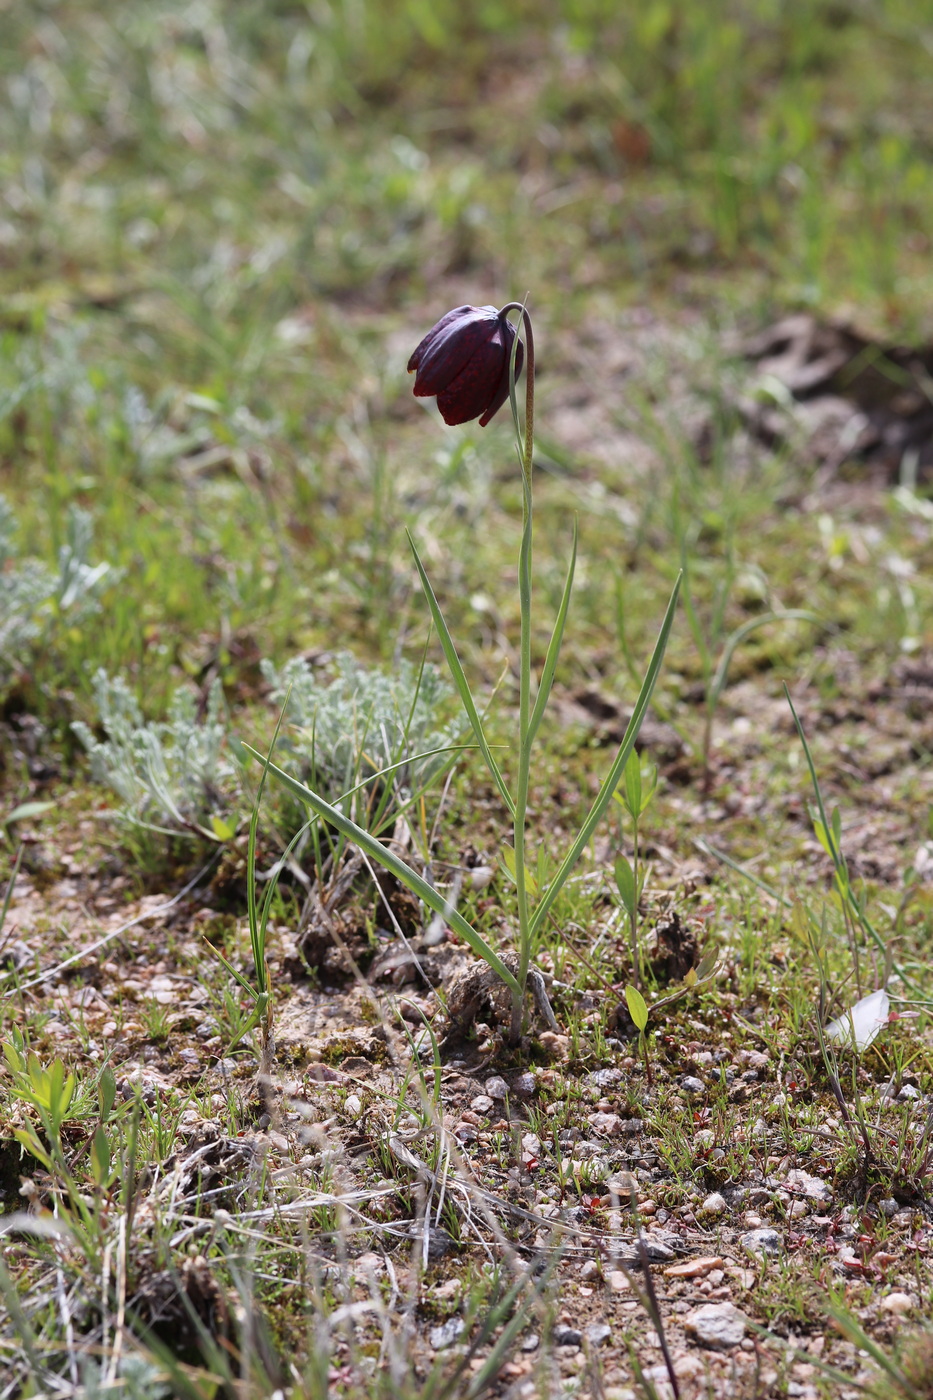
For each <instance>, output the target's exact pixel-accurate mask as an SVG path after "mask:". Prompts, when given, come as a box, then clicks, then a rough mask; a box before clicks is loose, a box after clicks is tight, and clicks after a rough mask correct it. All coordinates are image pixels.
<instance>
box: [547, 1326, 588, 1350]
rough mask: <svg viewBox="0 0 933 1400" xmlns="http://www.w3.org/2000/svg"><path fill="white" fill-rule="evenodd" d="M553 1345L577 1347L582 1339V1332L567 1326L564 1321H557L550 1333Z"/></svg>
mask: <svg viewBox="0 0 933 1400" xmlns="http://www.w3.org/2000/svg"><path fill="white" fill-rule="evenodd" d="M552 1338H553V1342H554V1345H555V1346H556V1347H578V1346H579V1345H580V1343H581V1342H582V1341H583V1333H582V1332H579V1331H578V1330H577V1328H576V1327H568V1326H567V1325H566V1324H565V1323H558V1324H557V1326H556V1327H555V1328H554V1331H553V1333H552Z"/></svg>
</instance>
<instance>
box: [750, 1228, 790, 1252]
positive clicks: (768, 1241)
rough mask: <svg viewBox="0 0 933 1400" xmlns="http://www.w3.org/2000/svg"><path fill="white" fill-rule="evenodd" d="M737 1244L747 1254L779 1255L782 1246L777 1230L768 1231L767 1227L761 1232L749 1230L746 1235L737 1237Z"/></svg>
mask: <svg viewBox="0 0 933 1400" xmlns="http://www.w3.org/2000/svg"><path fill="white" fill-rule="evenodd" d="M739 1243H740V1244H741V1246H742V1248H743V1249H744V1250H745V1252H746V1253H747V1254H757V1255H761V1256H764V1255H770V1256H772V1257H775V1256H777V1255H779V1254H780V1253H781V1252H782V1250H783V1248H784V1246H783V1244H782V1243H781V1237H780V1235H779V1234H778V1232H777V1230H769V1229H768V1228H767V1226H766V1227H765V1228H764V1229H763V1230H749V1231H747V1233H746V1234H744V1235H740V1236H739Z"/></svg>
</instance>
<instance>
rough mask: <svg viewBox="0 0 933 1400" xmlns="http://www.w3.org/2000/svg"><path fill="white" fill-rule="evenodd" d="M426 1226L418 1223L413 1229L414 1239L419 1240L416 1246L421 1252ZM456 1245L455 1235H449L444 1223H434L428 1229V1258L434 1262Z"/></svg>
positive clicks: (412, 1235)
mask: <svg viewBox="0 0 933 1400" xmlns="http://www.w3.org/2000/svg"><path fill="white" fill-rule="evenodd" d="M424 1228H425V1227H423V1226H417V1225H416V1226H414V1227H413V1228H412V1230H411V1237H412V1239H414V1240H417V1242H418V1243H417V1246H416V1248H417V1249H418V1250H419V1252H420V1251H421V1250H422V1249H423V1248H424V1244H423V1239H424ZM454 1247H455V1244H454V1238H453V1235H449V1234H448V1233H447V1231H446V1230H445V1229H444V1227H443V1226H442V1225H433V1226H431V1227H430V1229H428V1258H429V1259H430V1260H431V1261H432V1262H433V1261H434V1260H437V1259H443V1258H444V1255H445V1254H449V1253H450V1251H451V1250H452V1249H453V1248H454Z"/></svg>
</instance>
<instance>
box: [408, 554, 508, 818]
mask: <svg viewBox="0 0 933 1400" xmlns="http://www.w3.org/2000/svg"><path fill="white" fill-rule="evenodd" d="M408 543H409V544H410V545H411V552H412V554H413V555H414V556H415V565H416V567H417V569H418V573H419V574H420V575H421V586H422V588H423V589H424V596H425V597H426V598H427V600H428V607H429V608H430V609H431V616H432V618H433V619H434V626H435V627H436V628H437V635H438V636H439V637H440V640H441V646H442V647H443V648H444V655H445V656H446V658H447V665H448V666H449V667H450V673H451V675H452V676H453V681H454V685H455V686H456V687H457V693H458V695H459V696H460V703H461V704H462V705H463V708H464V710H465V711H466V715H467V718H468V719H469V721H470V727H471V728H472V730H473V733H474V735H475V736H476V742H477V745H478V746H479V750H480V753H481V754H482V755H483V759H484V760H485V763H486V767H487V768H488V769H489V772H490V774H491V775H492V780H493V782H494V783H495V785H496V787H497V788H498V789H499V793H500V796H501V797H502V800H503V802H504V803H505V805H506V807H507V808H508V809H509V813H510V815H511V816H513V817H514V815H515V803H514V802H513V801H512V794H511V793H510V792H509V790H508V788H507V787H506V785H505V779H504V778H503V776H502V773H501V771H500V769H499V765H498V763H497V762H496V760H495V759H494V758H493V756H492V751H491V749H490V747H489V744H488V743H487V741H486V735H485V733H484V732H483V724H482V721H481V719H480V717H479V711H478V710H477V708H476V704H475V702H474V700H473V695H472V693H471V691H470V685H469V682H468V680H467V678H466V675H465V673H464V670H463V666H462V665H461V662H460V657H459V656H458V655H457V648H456V647H455V646H454V642H453V638H452V637H451V635H450V632H449V631H448V628H447V623H446V622H445V621H444V615H443V613H442V612H441V608H440V604H439V603H438V601H437V597H436V596H435V593H434V589H433V588H432V587H431V580H430V579H429V578H428V575H427V572H426V571H425V567H424V565H423V564H422V562H421V557H420V555H419V554H418V550H417V548H416V546H415V542H414V540H413V539H412V537H411V535H409V536H408Z"/></svg>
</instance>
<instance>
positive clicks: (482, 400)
mask: <svg viewBox="0 0 933 1400" xmlns="http://www.w3.org/2000/svg"><path fill="white" fill-rule="evenodd" d="M513 314H514V315H516V317H517V323H518V324H517V326H516V325H513V323H512V321H511V320H510V317H511V316H512V315H513ZM523 368H524V370H525V417H524V425H523V424H522V421H521V417H520V414H519V409H518V400H517V397H516V391H515V385H516V381H517V380H518V379H519V377H520V376H521V373H522V369H523ZM408 369H409V372H413V373H414V374H415V383H414V392H415V394H416V395H417V396H418V397H419V398H427V397H435V396H436V398H437V406H438V408H439V409H440V412H441V415H442V417H443V419H444V421H445V423H447V424H448V425H454V424H459V423H467V422H469V421H470V420H471V419H474V418H479V422H480V426H481V427H485V426H486V424H487V423H489V421H490V419H492V418H493V416H494V415H495V414H496V413H497V412H498V410H499V409H500V408H501V407H502V405H503V404H504V403H505V401H506V400H507V399H508V400H509V401H510V403H511V407H512V418H513V422H514V426H515V438H516V445H517V449H518V458H519V464H520V470H521V474H522V486H523V503H524V504H523V529H522V539H521V548H520V551H519V561H518V591H519V611H520V619H521V620H520V644H519V675H518V683H519V695H518V724H517V731H518V732H517V735H516V750H515V751H516V756H517V765H516V774H515V779H514V784H513V785H512V786H510V785H509V784H508V783H507V782H506V778H505V775H504V774H503V771H502V769H501V767H500V765H499V762H498V760H497V759H496V757H495V756H494V754H493V752H492V750H491V748H490V746H489V742H488V740H487V738H486V733H485V729H484V727H483V721H482V719H481V717H480V711H479V709H478V707H477V705H476V702H475V700H474V698H473V694H472V692H471V690H470V686H469V682H468V681H467V678H466V675H465V673H464V670H463V666H462V664H461V662H460V658H459V656H458V654H457V649H456V647H455V645H454V642H453V639H452V637H451V635H450V632H449V630H448V627H447V624H446V622H445V620H444V616H443V613H442V611H441V607H440V604H439V603H438V600H437V597H436V596H435V593H434V589H433V588H432V586H431V583H430V580H429V579H428V575H427V573H426V571H425V568H424V565H423V563H422V561H421V557H420V555H419V553H418V549H417V546H416V544H415V542H414V540H411V547H412V553H413V555H414V560H415V565H416V567H417V570H418V573H419V575H420V577H421V583H422V586H423V588H424V593H425V597H426V598H427V601H428V605H429V607H430V610H431V615H432V618H433V620H434V625H435V627H436V628H437V632H438V636H439V637H440V641H441V645H442V647H443V649H444V655H445V657H446V659H447V663H448V665H449V667H450V670H451V674H452V676H453V679H454V682H455V684H456V687H457V691H458V694H459V696H460V700H461V702H462V705H463V710H464V713H465V715H466V718H467V720H468V722H469V726H470V729H471V730H472V733H473V740H474V742H475V745H476V747H477V748H478V750H479V752H480V754H481V755H482V758H483V761H484V762H485V764H486V767H487V768H488V769H489V773H490V775H491V777H492V780H493V782H494V783H495V786H496V789H497V791H498V793H499V796H500V797H501V799H502V801H503V803H504V804H505V806H506V808H507V810H508V812H509V814H510V816H511V819H512V829H513V839H514V850H513V851H512V852H508V860H507V862H506V864H507V867H508V869H509V871H510V873H511V874H512V875H513V876H514V881H515V891H516V904H517V909H518V950H517V957H514V958H508V960H507V961H504V960H503V958H502V957H500V955H499V954H498V953H497V952H496V951H495V949H494V948H492V947H490V945H489V944H488V943H487V942H486V940H485V939H484V938H483V937H482V935H481V934H480V933H479V932H478V931H477V930H476V929H475V928H474V927H473V926H472V925H471V924H470V923H468V922H467V920H466V919H464V918H463V916H462V915H461V914H459V913H458V912H457V910H456V909H452V908H450V907H449V905H448V903H447V902H446V901H445V899H444V896H443V895H442V894H440V893H439V892H438V891H437V890H436V889H434V887H433V886H432V885H430V884H428V882H427V881H426V880H425V879H424V878H423V877H422V876H421V875H419V874H418V872H417V871H416V870H413V869H412V868H411V867H410V866H409V865H407V864H406V863H405V862H404V861H403V860H401V859H400V858H399V857H398V856H397V855H396V854H395V853H394V852H393V851H390V850H389V849H388V848H387V847H386V846H384V845H383V844H382V843H381V842H380V841H378V840H377V839H376V838H375V837H374V836H372V835H370V834H369V833H368V832H367V831H365V830H364V829H363V828H362V827H360V826H358V825H357V824H356V823H354V822H353V821H351V820H350V819H349V817H347V816H346V815H345V813H344V812H343V811H342V810H341V804H340V803H337V804H332V803H329V802H326V801H325V800H324V799H323V798H322V797H321V796H320V795H319V794H318V793H316V792H314V791H312V790H311V789H310V788H308V787H306V786H305V785H304V784H302V783H299V782H298V781H297V780H296V779H294V778H293V777H291V776H290V775H289V774H287V773H285V772H284V771H283V770H282V769H280V768H278V767H276V766H275V765H274V764H272V763H271V762H270V761H269V759H268V758H263V756H262V755H261V754H258V753H256V751H255V750H254V751H253V752H254V754H255V756H256V757H257V758H260V759H262V761H263V762H264V764H265V765H266V769H267V771H268V772H269V773H270V774H271V775H272V776H273V777H275V778H276V779H277V780H278V781H280V782H282V783H284V784H285V785H286V786H287V787H288V788H289V789H290V790H291V791H292V792H293V793H294V794H295V796H297V797H298V798H299V799H300V800H301V801H302V802H303V803H304V804H305V805H306V807H307V808H309V809H310V813H311V814H312V817H317V818H319V819H321V820H323V821H326V822H328V823H329V824H331V825H332V826H334V827H336V828H337V830H339V831H341V832H342V833H343V834H344V835H345V836H346V837H347V838H348V839H349V840H351V841H354V842H356V844H357V845H358V846H359V847H360V848H361V849H362V850H363V851H364V852H365V853H366V854H367V855H368V856H369V857H370V858H371V859H373V860H375V861H377V862H378V863H379V864H380V865H382V866H383V867H384V868H385V869H387V870H389V871H391V873H392V874H393V875H395V876H396V877H397V879H399V880H400V881H401V883H402V884H403V885H405V886H406V887H407V888H408V889H410V890H412V891H413V892H414V893H415V894H416V895H418V897H419V898H420V899H421V900H422V901H423V902H424V904H425V905H427V907H428V908H430V909H432V910H434V911H435V912H436V913H438V914H440V915H441V917H442V918H443V919H445V920H446V922H447V923H448V924H449V926H450V927H451V929H452V930H453V931H454V932H455V933H456V934H458V935H459V936H460V937H461V938H462V939H463V940H464V942H465V943H467V944H468V945H469V947H470V948H471V949H472V950H473V952H474V953H476V954H477V955H478V956H479V957H481V958H483V959H484V960H485V961H486V963H487V964H488V965H489V967H490V968H491V969H492V970H493V972H495V974H496V975H497V976H498V977H500V978H501V979H502V981H503V982H504V983H505V984H506V985H507V987H508V988H509V991H510V992H511V997H512V1013H511V1024H510V1035H509V1038H510V1041H511V1043H512V1044H513V1045H514V1044H517V1043H518V1041H519V1040H520V1038H521V1033H522V1018H523V1014H524V1005H525V990H526V986H527V985H528V981H529V971H530V960H531V950H532V947H533V946H534V944H535V940H536V937H537V935H538V934H539V932H540V930H541V928H542V927H543V925H544V922H545V920H546V919H547V918H548V916H549V915H550V914H551V911H552V910H553V906H554V901H555V900H556V899H557V896H558V894H559V893H560V891H561V889H562V888H563V886H564V884H565V883H566V881H567V879H568V877H569V875H570V874H571V872H572V870H573V869H574V867H575V865H576V864H577V862H578V861H579V859H580V857H581V855H582V854H583V851H584V850H585V849H586V846H587V845H588V843H589V841H590V839H591V837H592V836H593V833H594V831H595V830H596V827H597V825H598V824H599V821H600V819H601V818H602V816H603V814H604V812H605V811H606V808H607V807H608V806H609V803H610V801H611V799H612V795H613V793H614V792H615V790H616V787H617V785H618V783H619V780H620V778H621V776H622V774H623V772H624V769H625V764H626V760H627V759H628V757H629V754H630V753H631V752H632V750H633V748H634V745H635V740H636V738H637V735H638V731H639V729H640V727H641V723H642V720H643V719H644V717H645V713H646V711H647V709H648V705H649V704H650V702H651V695H652V692H653V690H654V686H655V682H656V681H657V678H658V673H659V671H660V669H661V662H662V660H663V657H664V651H665V648H666V646H667V640H668V636H669V635H670V630H671V626H672V624H673V620H674V612H675V608H676V604H677V594H678V591H679V587H680V579H679V578H678V580H677V583H676V584H675V586H674V591H673V593H672V595H671V599H670V602H669V604H668V607H667V612H666V613H665V616H664V621H663V623H662V625H661V630H660V632H659V634H658V640H657V642H656V644H655V648H654V651H653V653H652V656H651V660H650V662H649V665H648V668H647V670H646V672H645V676H644V679H643V681H642V685H641V689H640V691H639V694H638V699H637V701H636V703H635V707H634V710H633V713H632V717H631V720H630V721H629V724H628V728H627V729H626V731H625V735H624V737H623V739H622V742H621V744H620V746H619V750H618V752H617V754H616V756H615V760H614V762H613V764H612V766H611V768H610V769H609V772H608V773H607V774H606V777H605V778H604V780H603V782H602V784H601V785H600V788H599V791H598V793H597V795H596V798H595V799H594V801H593V804H592V806H591V807H590V810H589V812H588V813H587V816H586V818H585V820H584V821H583V824H582V825H581V827H580V829H579V831H578V832H577V835H576V837H575V839H574V840H573V841H572V842H571V844H570V846H569V849H568V850H567V851H566V853H565V854H564V857H563V859H562V860H561V861H560V863H559V864H558V865H556V867H554V869H553V873H550V874H549V876H548V877H547V878H546V879H545V880H544V881H541V880H540V879H539V878H537V877H531V876H530V866H529V861H528V855H527V840H526V836H527V833H526V814H527V808H528V789H529V783H530V777H531V755H532V748H533V745H534V741H535V737H536V735H537V733H538V730H539V728H540V726H541V721H542V719H543V717H544V712H545V708H546V706H547V702H548V697H549V695H550V691H551V685H552V683H553V680H554V673H555V671H556V669H557V661H558V657H559V654H560V647H561V642H562V639H563V635H564V626H565V623H566V620H567V610H568V607H569V604H570V593H571V588H572V586H573V574H574V565H575V562H576V553H577V535H576V526H574V536H573V545H572V549H571V555H570V562H569V566H568V569H567V575H566V579H565V582H564V588H563V593H562V596H561V600H560V605H559V607H558V610H557V617H556V619H555V622H554V626H553V629H552V632H551V639H550V643H549V645H548V648H547V652H546V654H545V658H544V664H543V666H542V667H541V670H540V673H539V674H538V675H537V677H535V676H533V673H532V664H531V632H532V628H531V604H532V592H531V572H532V570H531V557H532V516H533V513H532V468H533V461H534V406H535V348H534V333H533V330H532V324H531V317H530V316H529V314H528V312H527V310H526V308H525V307H524V306H523V305H522V304H520V303H519V302H514V301H512V302H508V303H507V304H506V305H505V306H503V307H501V308H500V309H498V310H497V309H496V308H495V307H494V306H478V307H477V306H458V307H456V308H455V309H454V310H453V311H448V312H447V314H446V316H442V317H441V319H440V320H439V321H438V322H437V324H436V325H435V326H433V327H432V328H431V330H430V331H428V334H427V335H426V336H425V337H424V339H423V340H422V342H421V344H420V345H419V346H418V348H417V349H416V350H415V352H414V354H413V355H412V357H411V359H410V360H409V362H408ZM376 776H379V775H376ZM534 868H535V870H536V872H537V871H539V870H540V869H541V865H539V864H536V866H535V867H534Z"/></svg>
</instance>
